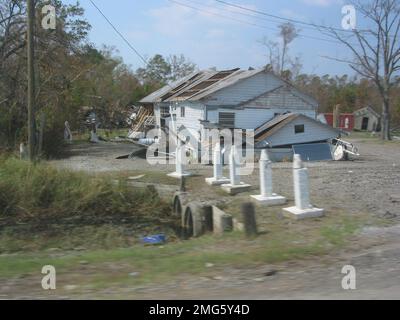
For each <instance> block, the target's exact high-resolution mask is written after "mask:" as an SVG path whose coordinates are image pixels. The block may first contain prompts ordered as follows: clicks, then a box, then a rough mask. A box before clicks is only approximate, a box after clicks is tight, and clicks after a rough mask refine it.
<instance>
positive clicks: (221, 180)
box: [206, 143, 230, 186]
mask: <svg viewBox="0 0 400 320" xmlns="http://www.w3.org/2000/svg"><path fill="white" fill-rule="evenodd" d="M222 169H223V167H222V153H221V144H220V143H217V144H216V145H215V148H214V153H213V173H214V176H213V177H212V178H206V183H207V184H209V185H210V186H215V185H221V184H228V183H229V182H230V180H229V179H227V178H225V177H223V176H222Z"/></svg>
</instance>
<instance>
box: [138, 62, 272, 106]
mask: <svg viewBox="0 0 400 320" xmlns="http://www.w3.org/2000/svg"><path fill="white" fill-rule="evenodd" d="M261 72H266V71H265V69H258V70H240V69H239V68H236V69H231V70H222V71H215V70H203V71H197V72H194V73H192V74H190V75H188V76H186V77H184V78H182V79H180V80H177V81H175V82H173V83H171V84H168V85H166V86H164V87H163V88H161V89H159V90H157V91H155V92H153V93H151V94H150V95H148V96H147V97H145V98H143V99H142V100H140V102H141V103H156V102H171V101H182V100H188V101H197V100H200V99H202V98H205V97H207V96H209V95H211V94H212V93H214V92H216V91H219V90H221V89H224V88H226V87H229V86H231V85H233V84H235V83H237V82H238V81H241V80H244V79H247V78H250V77H252V76H254V75H256V74H258V73H261Z"/></svg>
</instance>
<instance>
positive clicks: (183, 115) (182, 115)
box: [181, 107, 185, 118]
mask: <svg viewBox="0 0 400 320" xmlns="http://www.w3.org/2000/svg"><path fill="white" fill-rule="evenodd" d="M184 117H185V107H181V118H184Z"/></svg>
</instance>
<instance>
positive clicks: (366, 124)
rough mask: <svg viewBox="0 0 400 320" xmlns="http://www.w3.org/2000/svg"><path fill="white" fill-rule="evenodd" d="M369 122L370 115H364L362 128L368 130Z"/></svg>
mask: <svg viewBox="0 0 400 320" xmlns="http://www.w3.org/2000/svg"><path fill="white" fill-rule="evenodd" d="M368 122H369V118H368V117H364V118H363V119H362V124H361V130H368Z"/></svg>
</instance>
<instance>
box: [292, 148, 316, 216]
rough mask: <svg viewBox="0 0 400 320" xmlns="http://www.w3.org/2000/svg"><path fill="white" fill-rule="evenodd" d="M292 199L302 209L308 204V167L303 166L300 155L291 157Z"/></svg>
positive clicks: (308, 206)
mask: <svg viewBox="0 0 400 320" xmlns="http://www.w3.org/2000/svg"><path fill="white" fill-rule="evenodd" d="M293 182H294V199H295V205H296V207H297V208H299V209H301V210H304V209H309V208H310V207H312V206H311V205H310V190H309V184H308V169H307V168H304V166H303V161H302V160H301V157H300V155H298V154H295V155H294V158H293Z"/></svg>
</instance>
